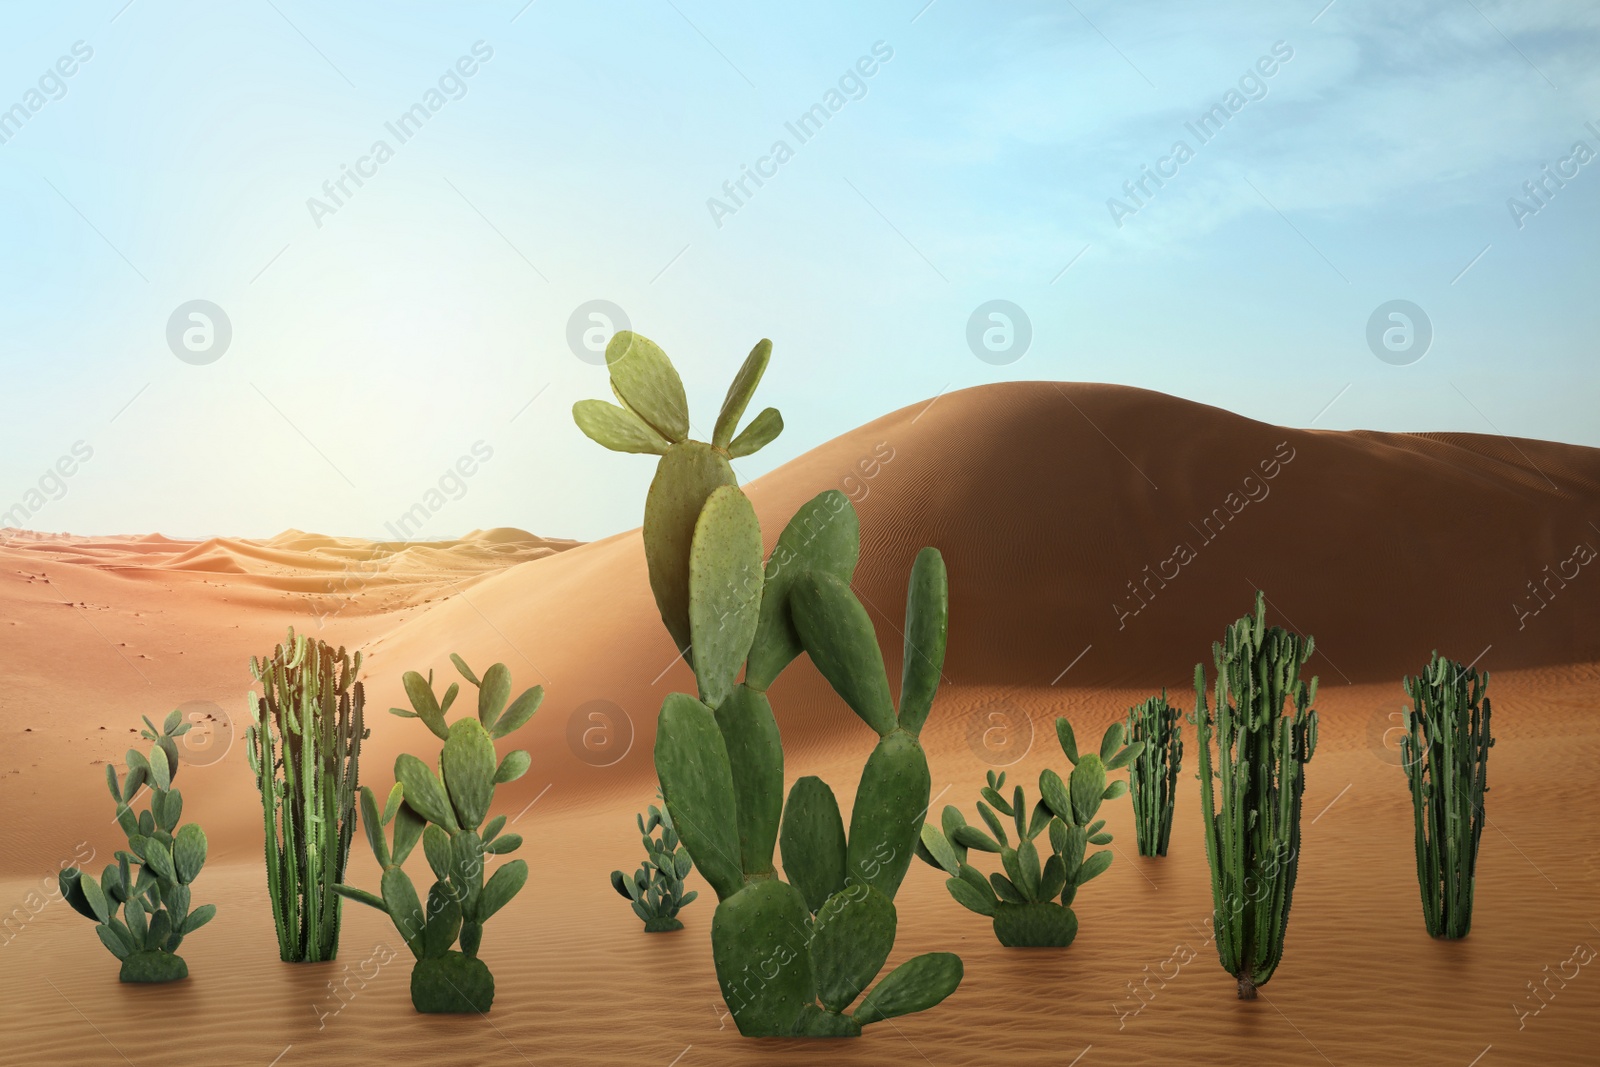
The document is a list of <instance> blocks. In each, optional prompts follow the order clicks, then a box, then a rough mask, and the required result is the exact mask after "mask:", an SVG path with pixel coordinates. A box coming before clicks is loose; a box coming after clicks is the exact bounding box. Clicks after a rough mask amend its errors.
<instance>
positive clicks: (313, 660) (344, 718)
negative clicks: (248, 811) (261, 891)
mask: <svg viewBox="0 0 1600 1067" xmlns="http://www.w3.org/2000/svg"><path fill="white" fill-rule="evenodd" d="M360 671H361V653H360V652H357V653H356V654H355V656H354V658H353V659H352V658H351V657H350V656H349V655H347V654H346V653H345V650H344V649H343V648H340V649H339V650H338V651H335V650H334V649H333V648H331V647H330V646H328V645H326V644H324V643H323V642H321V641H319V640H317V639H316V638H307V637H306V636H305V635H304V634H299V635H297V634H296V633H295V632H294V628H293V627H290V628H289V636H288V637H287V638H286V639H285V640H284V642H283V643H282V644H280V645H278V646H277V648H275V649H274V650H273V653H272V655H270V656H263V657H262V658H261V659H256V658H255V657H254V656H252V657H250V673H251V674H252V675H254V676H255V679H256V680H257V681H258V682H260V683H261V685H262V695H261V696H259V697H258V696H256V694H255V692H254V691H252V692H251V693H250V697H249V703H250V718H251V724H250V727H249V729H248V730H247V731H246V734H245V736H246V740H247V745H246V748H245V751H246V753H247V755H248V757H249V762H250V770H251V773H253V774H254V775H255V778H256V789H257V790H258V791H259V792H260V793H261V813H262V819H263V822H264V825H265V831H266V833H265V839H266V859H267V895H268V897H269V898H271V900H272V919H273V922H274V924H275V925H276V926H277V928H278V955H279V957H280V958H281V959H283V960H286V961H288V962H292V963H302V962H311V963H316V962H321V961H324V960H331V959H333V958H334V957H336V956H337V955H338V954H339V918H340V907H339V905H340V903H341V901H340V899H339V896H338V894H337V893H335V892H334V890H333V887H334V886H336V885H338V884H339V883H340V882H342V881H344V868H345V863H346V862H347V861H348V859H349V857H350V841H351V838H352V837H353V836H354V835H355V829H356V788H357V786H358V785H359V784H360V782H359V781H358V776H357V771H358V768H359V766H360V763H361V742H362V741H363V740H364V739H365V738H366V737H367V735H368V734H370V733H371V731H370V730H368V729H367V728H366V725H365V723H366V720H365V715H364V708H365V703H366V698H365V693H364V691H363V689H362V685H361V683H360V682H358V681H356V680H355V678H356V675H357V674H358V673H360Z"/></svg>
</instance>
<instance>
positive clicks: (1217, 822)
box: [1192, 592, 1317, 1000]
mask: <svg viewBox="0 0 1600 1067" xmlns="http://www.w3.org/2000/svg"><path fill="white" fill-rule="evenodd" d="M1266 610H1267V608H1266V595H1265V594H1264V593H1260V592H1258V593H1257V594H1256V610H1255V615H1254V616H1253V617H1252V616H1249V615H1246V616H1245V617H1244V618H1242V619H1240V620H1239V621H1238V622H1236V623H1234V624H1233V625H1232V626H1230V627H1229V628H1228V633H1227V636H1226V638H1225V640H1224V641H1223V642H1222V643H1220V644H1213V645H1212V646H1211V653H1212V659H1213V661H1214V663H1215V665H1216V671H1217V682H1216V692H1215V694H1214V699H1213V701H1212V702H1211V704H1209V705H1208V704H1207V702H1206V672H1205V666H1204V664H1195V668H1194V689H1195V711H1194V717H1193V720H1192V721H1194V722H1195V723H1196V725H1197V727H1198V735H1199V742H1200V775H1199V777H1200V808H1201V814H1202V817H1203V820H1204V823H1205V830H1206V858H1207V860H1208V861H1209V862H1210V865H1211V899H1212V904H1213V906H1214V909H1215V910H1214V911H1213V913H1212V923H1213V927H1214V928H1215V930H1216V940H1217V954H1218V956H1219V957H1220V958H1221V960H1222V966H1223V969H1224V970H1226V971H1227V972H1228V973H1229V974H1231V975H1233V976H1234V977H1235V979H1237V981H1238V983H1239V999H1241V1000H1254V999H1255V996H1256V988H1257V987H1258V986H1263V985H1266V983H1267V981H1268V979H1270V978H1271V977H1272V974H1273V972H1274V971H1275V970H1277V968H1278V963H1279V962H1280V961H1281V960H1282V959H1283V935H1284V931H1285V930H1286V929H1287V927H1288V924H1289V906H1290V904H1291V903H1292V902H1293V899H1294V883H1295V876H1296V875H1297V874H1298V872H1299V869H1300V806H1301V797H1302V794H1304V792H1305V765H1306V763H1307V762H1308V761H1309V760H1310V759H1311V757H1312V755H1313V754H1314V753H1315V752H1316V748H1317V713H1316V711H1315V710H1313V709H1312V707H1311V705H1312V704H1313V703H1314V702H1315V701H1316V699H1317V679H1316V678H1315V677H1313V678H1312V679H1311V684H1310V686H1309V687H1308V686H1307V685H1306V684H1305V683H1304V682H1303V681H1302V680H1301V678H1300V669H1301V668H1302V667H1304V666H1305V663H1306V661H1307V660H1308V659H1310V658H1311V652H1312V650H1313V648H1314V647H1315V641H1314V639H1312V638H1310V637H1304V638H1303V637H1301V636H1300V635H1299V634H1295V633H1291V632H1289V631H1288V630H1284V629H1282V628H1280V627H1277V626H1273V627H1270V628H1269V627H1268V626H1267V625H1266ZM1285 702H1287V703H1288V705H1289V710H1288V714H1285V713H1284V705H1285ZM1213 740H1215V742H1216V746H1217V752H1216V756H1215V760H1216V764H1215V766H1216V769H1215V770H1213V756H1212V751H1211V746H1212V742H1213ZM1213 782H1215V783H1216V785H1215V787H1214V786H1213ZM1216 793H1220V796H1221V806H1220V810H1219V807H1218V803H1217V798H1216V796H1215V795H1214V794H1216Z"/></svg>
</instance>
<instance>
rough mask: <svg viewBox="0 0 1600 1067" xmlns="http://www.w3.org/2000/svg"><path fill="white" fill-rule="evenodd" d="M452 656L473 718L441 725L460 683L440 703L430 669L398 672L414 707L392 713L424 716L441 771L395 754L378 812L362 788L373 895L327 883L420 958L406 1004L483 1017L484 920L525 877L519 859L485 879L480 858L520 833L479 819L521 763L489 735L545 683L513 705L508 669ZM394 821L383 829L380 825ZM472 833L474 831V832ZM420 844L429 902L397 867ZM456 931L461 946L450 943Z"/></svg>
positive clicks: (540, 693) (531, 703)
mask: <svg viewBox="0 0 1600 1067" xmlns="http://www.w3.org/2000/svg"><path fill="white" fill-rule="evenodd" d="M450 659H451V661H452V662H453V663H454V664H455V665H456V669H457V670H458V671H460V672H461V675H462V677H464V678H466V680H467V681H469V682H471V683H472V684H473V685H474V686H476V687H477V689H478V708H477V715H476V716H473V715H462V716H459V717H458V718H457V719H456V720H455V722H453V723H449V724H448V725H447V724H446V721H445V715H446V714H448V712H449V711H450V707H451V705H452V704H453V703H455V699H456V695H457V693H458V692H459V691H460V686H459V684H457V683H455V682H452V683H451V684H450V688H449V689H448V690H446V692H445V694H444V699H443V700H440V699H439V698H438V697H437V696H436V695H435V694H434V692H433V672H432V671H430V672H428V676H427V677H426V678H424V677H423V676H422V675H420V674H418V673H417V672H416V671H407V672H406V674H405V676H404V678H403V679H402V680H403V682H404V684H405V690H406V696H407V698H408V699H409V700H410V701H411V708H412V710H410V711H407V710H405V709H404V708H391V709H390V711H391V712H392V713H393V714H395V715H399V716H400V717H402V718H408V719H421V720H422V722H423V724H424V725H425V726H427V728H428V729H429V730H431V731H432V732H433V733H434V735H435V736H436V737H438V738H440V739H441V740H442V741H444V747H443V749H442V751H441V752H440V754H439V772H440V773H439V774H435V773H434V772H433V771H432V770H431V769H430V768H429V767H428V765H427V764H426V763H423V762H422V761H421V760H420V759H418V758H417V757H415V756H412V755H409V754H406V753H402V754H401V755H399V756H397V757H396V758H395V761H394V776H395V785H394V788H393V789H392V790H391V791H390V793H389V799H388V802H387V803H386V804H385V805H384V808H383V811H382V812H381V813H380V812H379V811H378V805H377V800H376V798H375V797H374V796H373V793H372V790H371V789H369V788H367V787H366V786H362V787H361V824H362V828H363V829H364V830H365V831H366V835H367V842H368V844H370V845H371V846H372V852H373V855H375V856H376V857H377V858H378V866H379V867H381V868H383V880H382V883H381V886H380V888H381V891H382V895H381V896H380V895H378V894H374V893H369V892H366V891H364V890H361V889H356V888H354V887H353V886H348V885H338V886H335V887H334V888H335V889H336V890H337V891H338V892H339V893H342V894H343V895H345V896H347V897H349V898H350V899H351V900H359V901H361V903H363V904H368V905H371V906H372V907H374V908H377V909H378V910H379V911H381V912H384V913H385V914H386V915H388V916H389V918H390V919H392V920H393V921H394V925H395V929H396V930H398V931H399V932H400V936H401V937H402V938H403V939H404V940H405V943H406V945H407V947H409V948H410V949H411V953H412V955H414V956H415V957H416V959H417V962H416V964H415V965H414V966H413V967H412V969H411V1003H412V1006H413V1007H415V1008H416V1009H417V1010H418V1011H419V1012H439V1013H465V1012H480V1013H481V1012H487V1011H488V1010H489V1008H490V1005H492V1004H493V1003H494V976H493V975H492V974H490V973H489V968H488V966H487V965H486V964H485V963H484V962H483V961H482V960H481V959H479V958H478V946H479V945H480V944H481V943H482V941H483V924H484V923H485V922H487V921H488V919H489V917H490V916H492V915H494V913H495V912H497V911H499V910H500V909H501V908H503V907H505V906H506V904H507V903H508V902H509V901H510V900H511V898H512V897H514V896H516V895H517V892H518V890H520V889H521V888H522V886H523V883H525V882H526V881H527V880H528V865H527V863H525V862H524V861H522V860H511V861H510V862H508V863H503V864H501V865H500V866H499V867H498V868H496V870H495V872H494V874H493V875H491V876H490V877H489V878H488V879H487V880H485V878H484V870H485V866H486V864H487V860H488V857H490V856H500V855H504V854H506V853H508V852H512V851H515V850H516V849H517V848H518V847H519V846H521V844H522V838H521V837H520V836H519V835H517V834H509V833H504V832H503V831H504V829H505V825H506V817H505V816H504V815H497V816H495V817H494V818H492V819H488V823H487V825H485V823H484V820H485V819H487V818H488V815H489V808H490V806H491V805H492V804H493V803H494V790H495V786H496V785H502V784H504V783H506V782H512V781H515V780H516V779H518V778H520V777H522V775H523V774H525V773H526V772H527V770H528V765H529V763H530V762H531V757H530V756H529V755H528V753H527V751H526V750H524V749H520V748H519V749H516V750H514V751H512V752H508V753H507V754H506V756H505V758H504V759H502V760H500V761H499V762H498V764H497V763H496V760H495V757H496V753H495V747H494V743H495V741H496V740H498V739H500V738H502V737H505V736H506V735H507V734H509V733H511V732H512V731H514V730H516V729H518V728H520V727H521V726H523V725H524V724H526V723H527V721H528V720H529V719H530V718H532V717H533V713H534V712H535V711H536V710H538V707H539V702H540V701H541V700H542V699H544V690H543V688H542V687H540V686H534V687H533V688H532V689H529V690H526V691H525V692H523V694H522V695H521V696H519V697H517V699H516V700H514V701H511V705H510V707H507V706H506V701H507V700H508V699H509V698H510V696H511V672H510V671H509V670H507V669H506V665H505V664H503V663H496V664H495V665H494V666H492V667H490V668H489V669H488V670H487V671H485V672H484V673H483V679H482V681H479V679H478V677H477V676H476V675H474V674H473V673H472V671H471V670H470V669H469V668H468V667H467V665H466V664H465V663H464V662H462V660H461V657H459V656H456V655H454V654H452V655H451V656H450ZM391 824H392V825H393V826H394V831H393V834H392V835H390V836H386V834H385V831H386V828H387V827H389V826H390V825H391ZM480 828H481V829H480ZM418 840H421V842H422V850H423V852H424V853H425V854H426V856H427V859H428V866H429V867H431V868H432V869H433V874H434V877H435V879H437V880H436V881H435V882H434V883H433V886H432V888H430V889H429V890H428V901H427V907H426V908H424V907H423V905H422V902H421V901H420V900H419V899H418V897H417V890H416V886H415V885H413V884H412V881H411V878H410V876H408V875H407V874H406V872H405V870H404V869H403V867H402V865H403V864H404V863H405V861H406V857H407V856H409V855H410V854H411V851H412V849H414V848H415V847H416V844H417V841H418ZM458 938H459V940H460V944H461V948H460V950H459V951H458V950H457V949H456V948H455V947H454V946H455V945H456V942H457V939H458Z"/></svg>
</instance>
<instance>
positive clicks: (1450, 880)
mask: <svg viewBox="0 0 1600 1067" xmlns="http://www.w3.org/2000/svg"><path fill="white" fill-rule="evenodd" d="M1403 684H1404V686H1405V690H1406V695H1408V696H1409V697H1410V698H1411V701H1412V706H1411V707H1410V708H1408V709H1407V710H1406V721H1405V726H1406V732H1405V735H1404V736H1403V737H1401V739H1400V754H1401V756H1402V760H1401V763H1402V765H1403V766H1404V767H1405V772H1406V778H1407V779H1409V781H1410V783H1411V811H1412V815H1413V818H1414V819H1415V822H1416V828H1417V833H1416V852H1417V884H1418V886H1419V887H1420V888H1421V891H1422V918H1423V922H1424V923H1426V925H1427V927H1428V933H1429V934H1431V935H1432V936H1434V937H1466V936H1467V933H1468V931H1470V930H1471V929H1472V889H1473V879H1474V877H1475V876H1476V873H1477V867H1478V839H1479V838H1480V837H1482V836H1483V819H1484V815H1483V795H1484V794H1485V793H1487V792H1488V791H1489V786H1488V780H1489V749H1490V748H1491V747H1493V745H1494V737H1493V736H1492V735H1491V734H1490V733H1489V713H1490V711H1491V708H1490V705H1489V698H1488V696H1486V695H1485V693H1486V691H1487V689H1488V688H1489V674H1488V672H1487V671H1485V672H1482V673H1480V672H1478V671H1475V670H1473V669H1472V668H1471V667H1463V666H1462V665H1461V664H1459V663H1457V662H1456V661H1455V660H1452V659H1445V658H1443V657H1442V656H1440V655H1439V653H1438V652H1437V651H1435V652H1434V653H1433V658H1432V659H1431V660H1430V661H1429V663H1428V666H1427V668H1426V669H1424V670H1423V672H1422V674H1421V675H1420V676H1418V677H1415V678H1411V677H1408V678H1406V679H1405V680H1404V683H1403Z"/></svg>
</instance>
